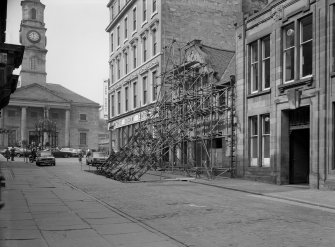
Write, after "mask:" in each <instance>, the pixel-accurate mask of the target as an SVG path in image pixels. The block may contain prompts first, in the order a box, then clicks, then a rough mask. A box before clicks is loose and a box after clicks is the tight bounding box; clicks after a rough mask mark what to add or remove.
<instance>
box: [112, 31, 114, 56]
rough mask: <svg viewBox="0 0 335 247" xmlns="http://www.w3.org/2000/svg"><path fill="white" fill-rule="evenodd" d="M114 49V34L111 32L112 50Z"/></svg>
mask: <svg viewBox="0 0 335 247" xmlns="http://www.w3.org/2000/svg"><path fill="white" fill-rule="evenodd" d="M113 51H114V34H111V52H113Z"/></svg>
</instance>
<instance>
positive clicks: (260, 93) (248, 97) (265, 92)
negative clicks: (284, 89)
mask: <svg viewBox="0 0 335 247" xmlns="http://www.w3.org/2000/svg"><path fill="white" fill-rule="evenodd" d="M269 93H271V89H270V88H269V89H266V90H264V91H261V92H257V93H251V94H248V95H247V99H250V98H254V97H258V96H261V95H265V94H269Z"/></svg>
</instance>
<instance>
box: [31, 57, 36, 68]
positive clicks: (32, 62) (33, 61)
mask: <svg viewBox="0 0 335 247" xmlns="http://www.w3.org/2000/svg"><path fill="white" fill-rule="evenodd" d="M36 68H37V58H36V57H32V58H30V69H31V70H36Z"/></svg>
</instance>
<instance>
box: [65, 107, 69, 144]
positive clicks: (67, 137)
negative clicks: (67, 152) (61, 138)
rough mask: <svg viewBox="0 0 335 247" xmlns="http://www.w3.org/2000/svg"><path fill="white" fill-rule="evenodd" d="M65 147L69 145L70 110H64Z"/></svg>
mask: <svg viewBox="0 0 335 247" xmlns="http://www.w3.org/2000/svg"><path fill="white" fill-rule="evenodd" d="M65 147H70V110H66V111H65Z"/></svg>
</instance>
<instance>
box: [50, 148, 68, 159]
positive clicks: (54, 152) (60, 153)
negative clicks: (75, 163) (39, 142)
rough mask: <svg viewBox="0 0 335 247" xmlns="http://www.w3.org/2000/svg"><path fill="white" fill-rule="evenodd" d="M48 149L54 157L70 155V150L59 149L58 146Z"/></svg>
mask: <svg viewBox="0 0 335 247" xmlns="http://www.w3.org/2000/svg"><path fill="white" fill-rule="evenodd" d="M50 151H51V153H52V155H53V156H54V157H55V158H69V157H72V153H71V152H67V151H61V150H59V149H58V148H52V149H50Z"/></svg>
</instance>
